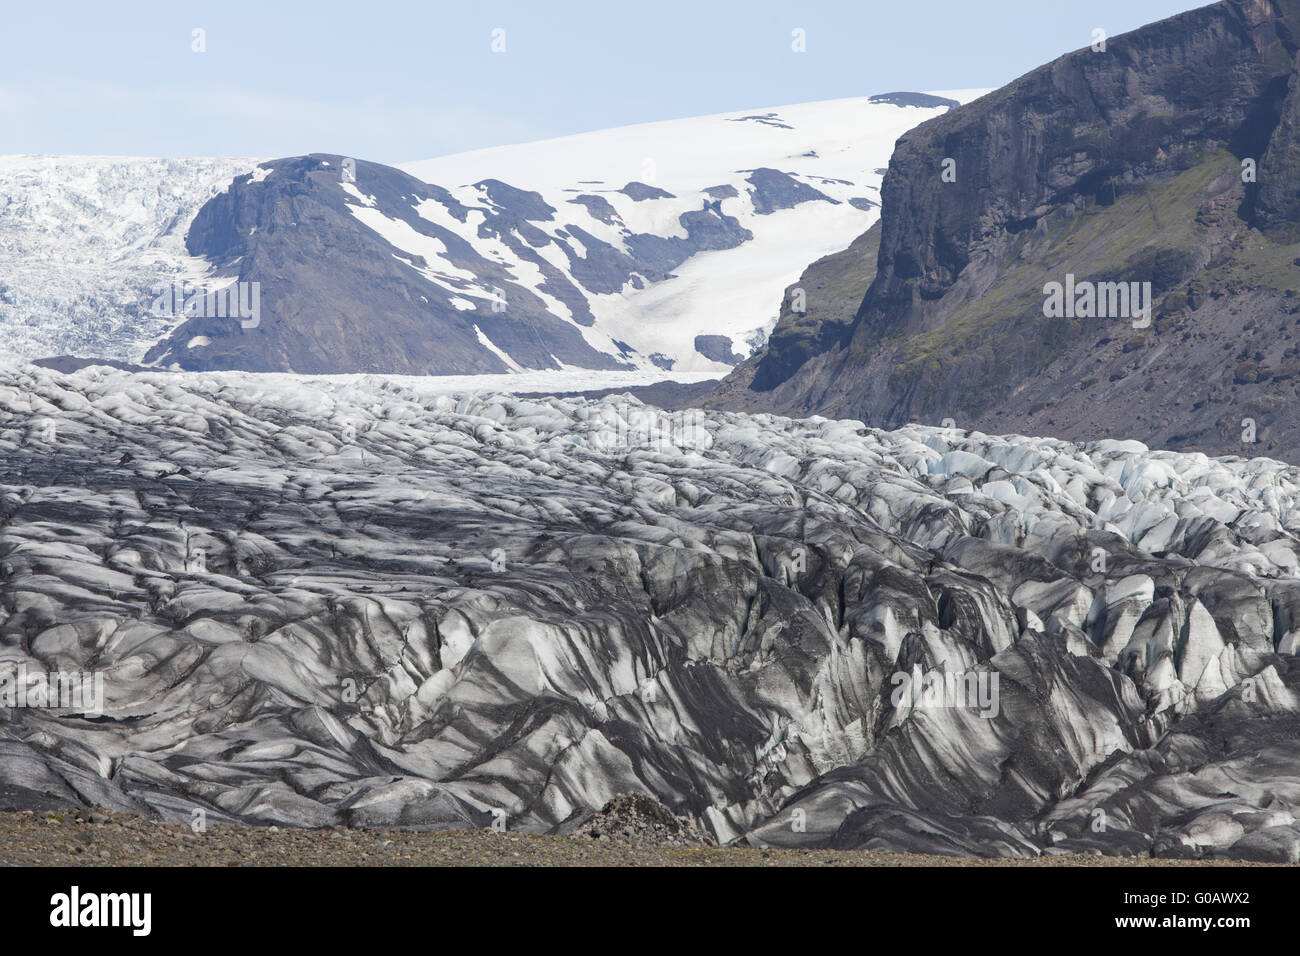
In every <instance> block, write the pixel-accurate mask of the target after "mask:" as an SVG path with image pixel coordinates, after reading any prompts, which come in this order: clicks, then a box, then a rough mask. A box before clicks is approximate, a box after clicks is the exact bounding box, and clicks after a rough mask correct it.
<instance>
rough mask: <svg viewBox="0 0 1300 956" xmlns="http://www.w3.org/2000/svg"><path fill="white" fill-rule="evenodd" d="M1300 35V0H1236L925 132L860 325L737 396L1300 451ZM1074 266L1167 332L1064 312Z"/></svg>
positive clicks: (914, 135) (1124, 318)
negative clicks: (1063, 291) (1049, 302)
mask: <svg viewBox="0 0 1300 956" xmlns="http://www.w3.org/2000/svg"><path fill="white" fill-rule="evenodd" d="M1298 38H1300V0H1227V2H1223V3H1218V4H1215V5H1213V6H1209V7H1205V8H1203V9H1199V10H1195V11H1192V12H1189V13H1187V14H1183V15H1181V16H1178V17H1174V18H1171V19H1169V20H1165V21H1162V22H1160V23H1155V24H1152V25H1150V26H1147V27H1144V28H1143V29H1141V30H1138V31H1136V32H1134V33H1131V34H1128V35H1126V36H1122V37H1116V38H1112V39H1110V40H1109V41H1108V42H1107V43H1106V47H1105V49H1104V50H1100V51H1099V50H1093V49H1090V48H1089V49H1083V50H1080V51H1077V52H1075V53H1071V54H1069V55H1067V56H1064V57H1062V58H1060V59H1059V60H1057V61H1055V62H1054V63H1051V64H1048V65H1047V66H1044V67H1041V68H1040V69H1038V70H1036V71H1034V72H1032V73H1030V74H1028V75H1026V76H1024V77H1022V78H1021V79H1019V80H1017V81H1015V82H1013V83H1011V84H1009V85H1008V86H1006V87H1004V88H1003V89H1001V90H998V91H997V92H995V93H992V94H990V95H988V96H986V97H983V98H982V99H980V100H977V101H975V102H974V103H971V104H968V105H967V106H964V107H961V108H959V109H955V110H953V111H951V112H949V113H947V114H945V115H944V116H941V117H938V118H937V119H934V120H931V121H929V122H927V123H925V124H923V125H921V126H919V127H917V128H916V129H915V130H913V131H912V132H910V133H908V134H906V135H905V136H903V137H902V138H901V139H900V140H899V141H898V144H897V147H896V149H895V152H894V155H893V158H892V160H891V162H890V165H889V172H888V174H887V175H886V176H885V179H884V183H883V187H882V203H883V209H882V222H881V235H880V254H879V259H878V269H877V272H876V275H875V278H874V281H871V282H870V288H869V289H867V288H866V282H863V284H862V285H863V292H864V298H863V300H862V303H861V306H860V308H859V309H858V311H857V313H856V316H855V318H854V319H853V322H852V324H851V327H850V328H849V329H848V330H847V333H846V334H844V335H842V336H840V337H838V341H839V343H840V344H838V345H833V346H832V348H831V349H830V350H828V351H824V352H822V353H821V354H820V355H815V356H812V357H810V358H809V359H808V360H807V361H805V362H804V363H803V364H802V365H801V366H800V367H799V368H798V369H797V370H794V371H793V372H790V373H789V374H784V375H782V376H780V377H779V380H777V381H773V380H772V378H773V376H770V375H769V376H768V377H767V379H766V380H765V379H763V378H761V377H759V376H756V377H755V380H754V381H753V382H751V383H750V384H749V385H748V388H747V389H746V391H747V395H746V396H745V401H744V402H743V403H739V404H745V405H747V406H749V407H753V405H755V404H758V405H763V406H765V407H768V408H773V409H776V410H779V411H782V412H786V413H794V414H806V413H813V412H816V413H821V414H827V415H838V416H847V417H856V418H862V419H864V420H865V421H867V422H868V423H870V424H872V425H882V426H894V425H898V424H901V423H903V422H906V421H940V420H942V419H944V418H952V419H953V420H954V421H956V422H957V424H958V425H959V426H962V427H974V428H979V429H981V430H985V431H999V432H1007V431H1028V430H1037V431H1048V432H1051V433H1052V434H1056V435H1060V436H1061V437H1068V438H1080V439H1089V438H1100V437H1111V436H1116V435H1118V436H1121V437H1126V438H1130V437H1131V438H1138V439H1141V440H1144V441H1147V442H1148V443H1151V444H1160V445H1165V446H1171V447H1189V448H1196V449H1199V450H1204V451H1208V452H1213V453H1223V452H1228V451H1234V452H1239V453H1251V454H1259V453H1266V454H1273V455H1280V456H1284V457H1285V456H1288V455H1290V456H1291V457H1294V454H1295V450H1296V449H1297V448H1300V415H1297V414H1296V412H1295V411H1294V410H1293V408H1294V405H1295V402H1294V400H1295V398H1296V394H1295V387H1294V386H1295V383H1296V382H1297V380H1300V348H1296V347H1292V346H1291V345H1290V344H1289V343H1290V341H1291V339H1292V335H1293V330H1294V328H1295V326H1296V324H1297V323H1298V322H1300V319H1297V318H1296V317H1295V314H1294V313H1295V312H1297V311H1300V301H1297V300H1295V298H1294V293H1293V291H1292V289H1293V287H1297V286H1300V266H1297V264H1296V262H1297V258H1300V246H1298V245H1296V244H1295V241H1296V240H1297V239H1300V88H1298V85H1297V64H1296V53H1297V48H1298V46H1300V39H1298ZM1067 276H1073V277H1075V279H1076V280H1077V281H1078V282H1080V283H1083V282H1089V281H1091V282H1094V283H1104V282H1136V283H1138V284H1139V285H1138V287H1137V288H1138V289H1139V290H1141V289H1144V288H1148V287H1145V286H1143V284H1144V283H1150V286H1149V289H1150V294H1151V299H1152V305H1153V308H1152V321H1151V322H1150V323H1149V324H1148V323H1146V322H1144V321H1142V320H1141V319H1140V318H1138V319H1132V320H1131V317H1130V316H1128V315H1121V316H1115V315H1108V316H1089V315H1087V314H1086V312H1085V314H1083V315H1081V316H1078V317H1074V316H1069V317H1067V315H1068V313H1067V315H1063V316H1056V317H1049V316H1048V315H1047V314H1045V308H1044V299H1045V296H1044V290H1045V286H1047V284H1048V283H1052V282H1057V283H1062V284H1065V283H1067V281H1069V280H1068V279H1067ZM805 278H806V279H808V278H809V277H808V276H806V277H805ZM812 278H813V279H815V278H816V277H815V276H813V277H812ZM813 305H815V302H811V303H810V308H811V307H812V306H813ZM780 331H781V329H778V333H780ZM777 338H778V335H777V334H774V340H775V339H777ZM769 364H772V363H769ZM786 364H788V363H786ZM735 391H736V389H735V387H734V383H732V384H731V386H730V387H729V388H727V389H723V390H721V392H720V394H721V395H722V396H723V398H722V399H721V401H720V404H728V405H731V404H738V403H737V402H735V401H733V400H731V399H728V398H726V397H725V396H726V395H728V394H729V393H731V394H734V393H735ZM1247 419H1249V420H1251V421H1252V422H1253V423H1254V426H1255V434H1254V435H1253V436H1251V437H1255V438H1257V439H1258V440H1257V441H1256V442H1255V443H1254V446H1253V447H1249V448H1243V442H1242V436H1243V434H1246V431H1245V430H1244V427H1243V422H1244V421H1245V420H1247Z"/></svg>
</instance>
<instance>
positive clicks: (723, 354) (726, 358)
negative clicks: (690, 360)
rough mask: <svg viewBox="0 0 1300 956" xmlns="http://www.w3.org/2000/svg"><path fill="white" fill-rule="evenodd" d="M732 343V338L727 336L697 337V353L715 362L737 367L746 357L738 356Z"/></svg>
mask: <svg viewBox="0 0 1300 956" xmlns="http://www.w3.org/2000/svg"><path fill="white" fill-rule="evenodd" d="M731 346H732V341H731V338H730V336H726V335H697V336H695V351H697V352H699V353H700V354H701V355H703V356H704V357H705V358H707V359H712V360H713V361H715V362H726V363H727V364H729V365H735V364H737V363H738V362H743V361H744V360H745V356H743V355H737V354H736V353H735V352H733V351H732V349H731Z"/></svg>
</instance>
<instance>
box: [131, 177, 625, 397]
mask: <svg viewBox="0 0 1300 956" xmlns="http://www.w3.org/2000/svg"><path fill="white" fill-rule="evenodd" d="M341 161H342V157H339V156H321V155H312V156H303V157H299V158H296V159H285V160H276V161H274V162H272V163H268V164H265V165H266V166H267V167H269V168H270V170H271V171H270V173H269V174H268V175H266V176H265V177H264V178H262V179H260V180H256V179H255V178H254V177H252V176H251V175H250V176H243V177H240V178H239V179H237V180H235V182H234V183H233V184H232V185H231V187H230V188H229V189H228V190H227V191H226V192H224V193H222V194H221V195H219V196H217V197H215V198H213V199H212V200H210V201H209V202H208V203H207V204H206V205H205V206H204V207H203V208H202V209H201V210H200V211H199V214H198V215H197V216H196V217H195V219H194V222H193V224H192V225H191V226H190V232H189V235H188V238H187V245H188V247H189V250H190V252H191V253H192V254H194V255H197V256H203V257H206V258H208V259H210V260H212V261H213V262H215V263H217V264H219V265H220V266H222V267H223V271H224V273H225V274H227V275H229V276H230V278H231V279H232V280H237V281H239V282H243V283H254V282H255V283H258V284H259V288H260V302H261V316H260V322H259V324H257V325H256V327H249V328H245V327H244V323H243V322H241V321H240V320H238V319H234V318H213V317H204V318H190V319H187V320H186V321H185V322H183V323H181V325H180V326H179V327H178V328H177V329H176V331H174V332H173V333H172V334H171V335H170V336H169V337H168V338H167V339H165V340H164V341H163V342H161V343H159V344H158V345H156V346H155V347H154V348H153V349H152V350H151V351H150V352H149V353H148V354H147V355H146V356H145V361H146V362H151V363H152V362H156V363H159V364H160V365H163V366H167V365H171V364H176V365H178V366H179V367H180V368H182V369H194V370H210V369H232V368H237V369H242V370H247V371H265V372H278V371H296V372H305V373H327V372H398V373H409V374H428V373H452V374H454V373H472V372H504V371H508V367H507V366H506V364H505V363H504V362H503V361H502V360H501V359H500V358H499V357H498V356H497V355H496V354H494V353H493V352H492V351H491V350H490V349H488V348H487V347H486V346H484V345H483V343H482V342H481V341H480V340H479V336H478V333H477V332H476V330H475V329H476V327H477V328H478V329H480V330H481V331H482V332H483V333H484V334H486V335H487V337H488V338H489V339H490V340H491V341H492V342H493V343H494V344H496V346H497V347H499V348H502V349H504V350H505V351H506V352H507V353H508V354H509V355H511V357H512V358H514V360H515V361H516V362H519V363H520V364H522V365H524V366H525V367H529V368H558V367H559V366H558V365H557V364H556V362H557V360H559V361H561V362H565V363H571V364H576V365H583V366H586V367H589V368H617V367H619V363H618V362H616V361H615V360H614V359H613V358H611V357H609V356H606V355H602V354H601V353H599V352H596V351H595V350H594V349H592V348H591V346H589V345H588V344H587V343H586V342H585V341H584V340H583V338H582V335H581V334H580V332H579V331H578V329H576V328H575V327H574V326H573V325H571V324H569V323H567V322H565V321H563V320H562V319H560V318H558V317H556V316H554V315H552V314H551V312H550V310H549V309H548V307H547V305H546V303H545V302H544V301H543V300H542V299H540V298H539V297H538V296H537V295H536V294H534V292H533V291H532V290H530V289H528V288H525V287H524V286H522V285H519V284H518V283H516V282H515V281H514V280H513V277H512V275H511V273H510V272H509V270H508V269H507V268H506V267H505V266H504V265H502V264H501V263H499V262H494V261H491V260H489V259H487V258H485V257H483V256H481V255H479V254H478V253H477V252H475V251H474V250H473V249H472V248H471V247H470V246H469V244H468V243H466V242H465V241H464V240H463V239H461V238H460V237H459V236H457V235H456V234H455V233H453V232H451V231H450V230H448V229H445V228H442V227H440V226H438V225H436V224H435V223H433V222H430V221H429V220H427V219H425V218H423V217H421V216H420V215H418V213H417V212H416V208H415V207H416V206H417V204H418V203H420V202H421V201H433V202H438V203H441V204H442V205H444V206H446V207H447V208H448V209H449V210H450V211H451V213H452V214H453V215H456V216H457V218H459V219H461V220H462V221H463V220H464V218H465V215H466V212H465V210H464V207H462V206H460V204H459V203H457V202H456V201H455V200H454V199H453V198H452V197H451V195H450V194H449V193H447V192H446V191H445V190H442V189H441V188H439V187H437V186H431V185H429V184H427V183H423V182H420V181H419V180H417V179H415V178H414V177H412V176H408V175H407V174H405V173H402V172H400V171H399V170H396V169H392V168H391V167H387V166H381V165H379V164H376V163H367V162H358V163H357V164H356V170H357V181H358V182H359V183H360V184H361V186H362V187H364V190H365V192H366V194H367V195H369V196H372V197H373V198H374V200H375V203H376V205H377V206H378V207H379V208H380V209H382V210H384V211H385V214H386V215H388V216H396V217H399V218H400V220H401V222H403V223H405V225H406V226H408V227H409V228H410V229H411V230H413V231H414V232H415V233H418V234H420V235H423V236H427V237H429V238H430V239H433V240H436V241H437V242H438V243H441V244H442V245H443V246H444V247H445V248H446V250H447V258H448V259H450V261H451V264H452V265H453V266H455V267H457V268H461V269H466V270H468V271H470V272H473V273H474V275H475V276H476V277H478V282H477V283H470V282H468V281H466V280H464V279H456V278H454V277H445V278H443V279H441V280H440V281H439V282H430V281H428V279H427V277H426V276H425V275H423V274H422V270H424V269H427V268H433V269H435V270H436V269H438V268H439V267H440V266H441V264H440V263H431V262H428V261H427V260H424V259H420V258H412V257H411V255H410V254H409V253H405V252H403V251H401V250H399V249H396V248H395V247H393V246H392V245H390V244H389V243H387V242H386V241H385V240H384V239H383V238H382V236H380V235H379V234H377V233H375V232H373V231H371V230H369V229H366V228H365V227H363V226H362V225H361V223H360V222H358V221H357V219H356V217H355V216H354V215H353V213H352V211H351V209H350V205H349V196H348V194H347V193H345V192H344V191H343V190H341V189H340V188H338V184H339V168H340V163H341ZM479 185H480V187H481V189H482V190H483V192H484V193H485V194H486V195H487V196H488V197H490V198H491V199H492V200H493V201H494V202H495V203H496V204H497V205H498V208H499V209H500V210H501V212H500V214H499V221H498V223H496V225H495V228H498V229H500V231H501V233H502V235H503V236H510V237H512V239H511V241H512V242H513V250H514V251H515V252H516V254H518V255H519V256H520V257H521V258H525V259H528V260H529V261H532V262H533V264H534V265H536V267H537V268H539V269H541V270H542V272H543V273H546V274H547V275H548V278H549V279H550V280H551V282H552V283H553V284H552V286H551V292H552V294H554V295H555V296H556V298H558V299H560V300H561V301H563V302H565V303H566V304H568V305H570V307H571V308H573V309H575V310H576V311H577V312H578V313H579V314H585V316H586V322H587V323H588V324H589V323H590V321H591V318H590V313H589V312H588V311H587V310H586V300H585V298H584V297H583V295H582V294H581V293H580V291H579V290H578V289H576V288H575V287H574V286H573V285H572V284H571V283H569V281H568V280H567V279H566V278H565V277H564V276H563V275H562V274H561V273H560V272H559V270H557V269H556V268H555V267H554V266H552V265H551V264H550V263H549V262H547V261H546V260H545V259H544V258H543V257H542V256H540V255H539V254H538V253H536V252H534V251H532V250H530V249H529V248H528V247H527V244H526V237H527V235H528V229H529V223H530V221H532V220H543V221H545V220H549V219H551V218H553V216H554V214H555V210H554V209H552V208H551V207H550V206H549V205H547V204H546V203H545V202H543V201H542V199H541V197H540V196H539V195H538V194H537V193H529V192H525V191H523V190H518V189H515V188H514V187H511V186H509V185H507V184H505V183H501V182H497V181H495V180H489V181H486V182H484V183H481V184H479ZM484 288H488V289H491V288H497V289H500V290H501V293H502V295H501V298H500V300H497V301H494V300H492V299H490V298H488V297H486V296H485V294H484V291H483V289H484ZM458 291H460V292H461V296H460V297H458V294H457V293H458ZM461 299H463V300H464V301H465V302H468V303H470V304H472V306H473V307H472V308H470V309H468V310H466V309H463V308H459V307H457V304H456V303H457V301H460V300H461Z"/></svg>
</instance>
